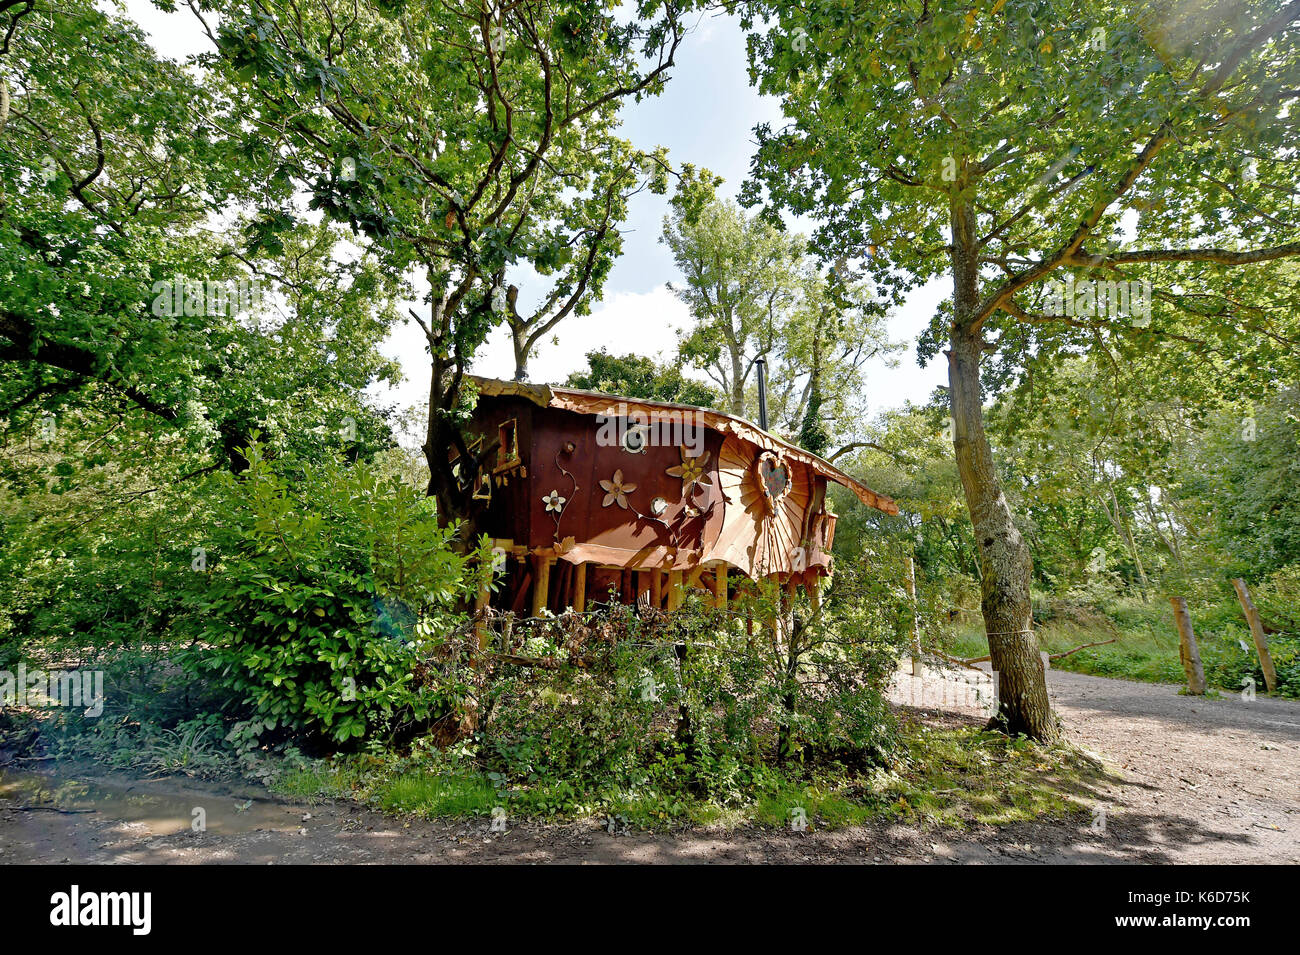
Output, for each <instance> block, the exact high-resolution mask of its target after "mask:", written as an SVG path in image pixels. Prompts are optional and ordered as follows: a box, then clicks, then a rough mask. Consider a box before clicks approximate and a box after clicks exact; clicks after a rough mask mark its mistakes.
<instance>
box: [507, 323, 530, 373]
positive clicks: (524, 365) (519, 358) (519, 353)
mask: <svg viewBox="0 0 1300 955" xmlns="http://www.w3.org/2000/svg"><path fill="white" fill-rule="evenodd" d="M510 337H511V340H512V343H513V344H514V348H515V381H527V380H528V352H529V351H530V350H531V349H530V348H529V347H528V341H527V334H526V332H521V331H520V330H519V329H515V328H512V329H511V330H510Z"/></svg>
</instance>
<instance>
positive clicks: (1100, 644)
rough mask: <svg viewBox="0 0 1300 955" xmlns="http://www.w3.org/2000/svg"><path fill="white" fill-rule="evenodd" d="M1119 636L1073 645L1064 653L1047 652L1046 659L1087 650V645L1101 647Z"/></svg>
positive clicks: (1055, 658)
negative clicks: (1071, 648)
mask: <svg viewBox="0 0 1300 955" xmlns="http://www.w3.org/2000/svg"><path fill="white" fill-rule="evenodd" d="M1118 639H1119V637H1111V638H1110V639H1109V640H1098V641H1097V642H1096V643H1084V644H1081V645H1080V646H1077V647H1075V648H1074V649H1073V650H1066V651H1065V652H1064V653H1052V654H1049V655H1048V657H1047V659H1049V660H1059V659H1061V657H1068V656H1069V655H1070V654H1071V653H1078V652H1079V651H1080V650H1087V649H1088V648H1089V647H1103V646H1105V645H1106V644H1108V643H1114V642H1115V641H1116V640H1118Z"/></svg>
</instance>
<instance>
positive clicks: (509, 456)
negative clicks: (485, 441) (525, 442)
mask: <svg viewBox="0 0 1300 955" xmlns="http://www.w3.org/2000/svg"><path fill="white" fill-rule="evenodd" d="M497 441H498V444H497V466H496V468H495V469H494V470H497V471H503V470H506V469H507V468H513V467H515V466H517V465H518V464H519V463H520V459H519V429H518V427H517V425H516V423H515V419H514V418H511V419H510V420H509V421H503V422H501V424H500V425H499V426H498V427H497Z"/></svg>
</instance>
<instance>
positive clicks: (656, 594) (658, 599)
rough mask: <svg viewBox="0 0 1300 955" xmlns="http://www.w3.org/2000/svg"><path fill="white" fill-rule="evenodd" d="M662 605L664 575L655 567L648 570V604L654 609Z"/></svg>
mask: <svg viewBox="0 0 1300 955" xmlns="http://www.w3.org/2000/svg"><path fill="white" fill-rule="evenodd" d="M663 605H664V575H663V574H661V573H659V568H658V567H655V568H654V569H652V570H651V571H650V606H652V607H654V608H655V609H656V610H658V609H660V608H661V607H663Z"/></svg>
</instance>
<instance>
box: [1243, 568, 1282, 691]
mask: <svg viewBox="0 0 1300 955" xmlns="http://www.w3.org/2000/svg"><path fill="white" fill-rule="evenodd" d="M1232 586H1233V587H1234V588H1235V589H1236V591H1237V599H1238V600H1240V601H1241V609H1242V610H1243V611H1244V612H1245V614H1246V623H1248V624H1250V635H1251V637H1253V638H1254V640H1255V652H1256V653H1258V654H1259V666H1260V669H1262V670H1263V671H1264V687H1265V688H1266V689H1267V690H1268V692H1270V693H1273V692H1275V691H1276V690H1277V670H1276V669H1274V668H1273V655H1272V654H1271V653H1269V652H1268V637H1266V636H1265V635H1264V622H1263V621H1262V620H1260V619H1259V611H1258V610H1256V609H1255V601H1253V600H1251V599H1250V590H1248V589H1247V587H1246V582H1245V581H1244V580H1242V579H1241V578H1240V577H1238V578H1236V579H1235V580H1233V582H1232Z"/></svg>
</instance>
